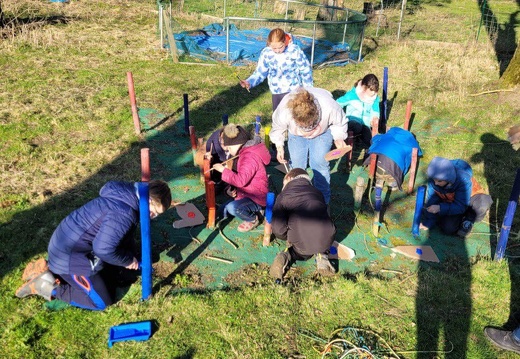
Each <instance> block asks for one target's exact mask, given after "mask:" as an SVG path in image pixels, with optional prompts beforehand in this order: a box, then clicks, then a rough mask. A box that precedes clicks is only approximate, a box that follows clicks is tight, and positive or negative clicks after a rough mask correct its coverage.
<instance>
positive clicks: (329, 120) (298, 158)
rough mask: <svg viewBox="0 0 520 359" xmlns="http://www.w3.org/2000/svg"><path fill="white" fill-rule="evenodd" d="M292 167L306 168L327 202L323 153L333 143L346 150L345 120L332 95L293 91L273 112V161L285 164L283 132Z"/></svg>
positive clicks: (327, 171) (310, 90)
mask: <svg viewBox="0 0 520 359" xmlns="http://www.w3.org/2000/svg"><path fill="white" fill-rule="evenodd" d="M286 132H287V133H288V141H287V145H288V148H289V155H290V157H291V167H292V168H303V169H306V168H307V163H308V164H309V166H310V168H311V169H312V171H313V173H314V175H313V178H312V182H313V184H314V186H315V187H316V188H317V189H318V190H319V191H320V192H321V193H323V198H324V199H325V203H326V204H329V201H330V166H329V162H328V161H327V160H326V159H325V154H326V153H327V152H329V151H330V149H331V147H332V142H334V144H335V145H336V148H338V149H339V148H343V147H346V144H345V141H344V140H345V138H346V137H347V119H346V117H345V114H344V113H343V110H342V109H341V107H340V106H339V104H338V103H337V102H336V101H334V98H333V97H332V94H331V93H330V92H329V91H327V90H324V89H320V88H316V87H306V88H299V89H296V90H295V91H292V92H291V93H290V94H289V95H287V97H285V98H284V99H283V100H282V101H281V102H280V106H279V107H278V108H277V109H276V111H274V113H273V125H272V128H271V132H270V133H269V137H270V138H271V142H272V143H273V144H274V145H276V158H277V159H278V162H280V163H286V162H287V161H286V160H285V153H284V142H285V133H286Z"/></svg>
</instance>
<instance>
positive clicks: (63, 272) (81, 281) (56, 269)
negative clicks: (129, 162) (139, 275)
mask: <svg viewBox="0 0 520 359" xmlns="http://www.w3.org/2000/svg"><path fill="white" fill-rule="evenodd" d="M149 195H150V200H149V204H150V218H155V217H156V216H158V215H159V214H161V213H163V212H165V211H166V210H167V209H168V208H169V207H170V204H171V200H172V196H171V191H170V188H169V187H168V184H167V183H166V182H164V181H150V183H149ZM138 223H139V195H138V191H137V183H129V182H115V181H111V182H107V183H106V184H105V185H104V186H103V187H102V188H101V190H100V191H99V197H97V198H95V199H93V200H92V201H90V202H88V203H87V204H85V205H83V206H82V207H80V208H78V209H77V210H75V211H74V212H72V213H71V214H69V215H68V216H67V217H66V218H65V219H64V220H63V221H61V223H60V224H59V226H58V227H57V228H56V230H55V231H54V233H53V235H52V237H51V240H50V243H49V248H48V256H49V261H48V263H47V262H46V261H45V259H40V260H38V261H36V263H33V264H32V265H28V266H27V268H26V270H25V271H24V274H23V276H22V278H23V279H25V280H26V281H27V282H26V283H25V284H24V285H22V286H21V287H20V288H19V289H18V290H17V291H16V296H17V297H19V298H24V297H27V296H29V295H39V296H42V297H43V298H45V299H47V300H52V299H54V298H56V299H60V300H62V301H64V302H67V303H69V304H71V305H73V306H75V307H79V308H84V309H90V310H103V309H105V308H106V307H107V306H109V305H111V304H112V303H113V298H112V297H111V295H110V293H109V289H111V288H107V283H106V282H105V279H104V277H103V275H102V274H103V272H104V271H102V269H103V267H104V266H105V267H106V264H108V265H111V266H116V267H123V268H126V269H130V270H137V269H139V262H138V260H137V258H136V253H134V248H135V242H134V231H135V229H136V227H137V224H138Z"/></svg>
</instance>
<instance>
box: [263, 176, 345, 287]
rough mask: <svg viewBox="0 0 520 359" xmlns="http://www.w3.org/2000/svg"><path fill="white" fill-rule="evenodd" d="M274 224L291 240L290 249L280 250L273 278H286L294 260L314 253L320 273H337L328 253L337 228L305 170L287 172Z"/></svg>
mask: <svg viewBox="0 0 520 359" xmlns="http://www.w3.org/2000/svg"><path fill="white" fill-rule="evenodd" d="M271 224H272V230H273V234H274V235H275V236H276V237H277V238H280V239H282V240H286V241H287V249H286V250H285V251H283V252H280V253H278V255H277V256H276V257H275V259H274V261H273V264H272V265H271V268H270V271H269V273H270V275H271V276H272V277H274V278H276V279H279V280H281V279H283V276H284V274H285V273H286V271H287V270H288V268H289V267H290V265H291V264H292V263H294V262H295V261H297V260H308V259H309V258H311V257H312V256H316V267H317V270H318V273H320V274H323V275H333V274H334V273H335V270H334V267H333V266H332V265H331V264H330V262H329V259H328V257H327V255H328V253H329V249H330V246H331V245H332V242H333V241H334V235H335V233H336V227H335V226H334V223H333V222H332V220H331V218H330V216H329V214H328V211H327V204H326V203H325V199H324V198H323V194H322V193H321V192H320V191H319V190H318V189H316V188H315V187H314V186H313V185H312V184H311V179H310V177H309V175H308V174H307V172H306V171H305V170H303V169H301V168H294V169H292V170H290V171H289V173H287V174H286V175H285V177H284V180H283V189H282V192H281V193H280V194H279V195H278V197H277V198H276V202H275V204H274V207H273V218H272V223H271Z"/></svg>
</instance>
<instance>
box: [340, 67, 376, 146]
mask: <svg viewBox="0 0 520 359" xmlns="http://www.w3.org/2000/svg"><path fill="white" fill-rule="evenodd" d="M378 91H379V80H378V79H377V77H376V75H374V74H368V75H366V76H365V77H363V78H362V79H361V80H358V81H357V82H356V84H355V85H354V87H353V88H352V89H351V90H350V91H349V92H347V93H346V94H345V95H343V96H341V97H340V98H338V99H337V100H336V101H337V102H338V103H339V104H340V106H341V107H343V108H344V110H345V114H346V117H347V118H348V130H349V131H352V132H354V136H359V137H360V139H361V142H362V144H363V147H365V148H368V147H370V141H371V140H372V119H373V118H377V120H378V121H379V112H380V111H379V96H378V95H377V92H378Z"/></svg>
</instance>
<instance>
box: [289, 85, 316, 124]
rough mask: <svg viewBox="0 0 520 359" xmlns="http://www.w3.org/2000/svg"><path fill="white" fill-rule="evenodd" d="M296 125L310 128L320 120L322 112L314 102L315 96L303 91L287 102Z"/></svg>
mask: <svg viewBox="0 0 520 359" xmlns="http://www.w3.org/2000/svg"><path fill="white" fill-rule="evenodd" d="M287 106H288V107H289V109H290V110H291V113H292V116H293V118H294V122H296V125H298V126H299V127H303V128H308V127H310V126H312V125H313V124H314V123H316V121H317V120H319V116H320V110H319V109H318V106H317V104H316V103H315V102H314V96H312V94H311V93H310V92H309V91H307V90H301V91H298V92H297V93H296V95H294V97H293V98H292V99H290V100H289V101H288V102H287Z"/></svg>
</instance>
